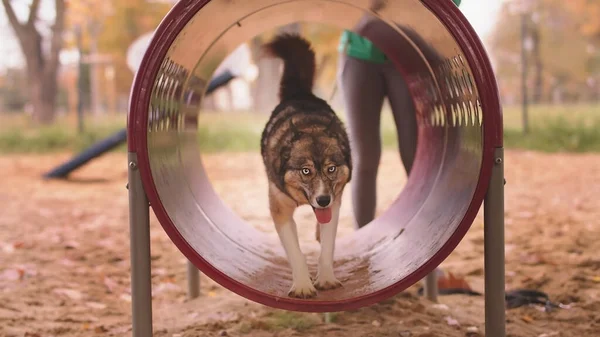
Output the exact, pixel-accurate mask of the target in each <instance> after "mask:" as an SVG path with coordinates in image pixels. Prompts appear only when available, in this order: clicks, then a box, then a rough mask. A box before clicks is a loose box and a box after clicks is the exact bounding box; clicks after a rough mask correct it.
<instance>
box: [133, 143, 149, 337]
mask: <svg viewBox="0 0 600 337" xmlns="http://www.w3.org/2000/svg"><path fill="white" fill-rule="evenodd" d="M128 167H129V169H128V180H129V184H128V189H129V236H130V249H131V314H132V316H131V320H132V336H133V337H147V336H152V279H151V271H150V206H149V204H148V198H147V196H146V192H145V191H144V187H143V185H142V178H141V176H140V171H139V169H138V163H137V155H136V153H134V152H129V153H128Z"/></svg>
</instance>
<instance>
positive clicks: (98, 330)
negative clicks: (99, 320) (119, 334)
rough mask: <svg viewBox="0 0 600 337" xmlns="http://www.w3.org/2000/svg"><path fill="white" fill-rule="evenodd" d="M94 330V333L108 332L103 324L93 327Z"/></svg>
mask: <svg viewBox="0 0 600 337" xmlns="http://www.w3.org/2000/svg"><path fill="white" fill-rule="evenodd" d="M94 332H95V333H103V332H108V329H106V328H105V327H104V325H99V326H97V327H95V328H94Z"/></svg>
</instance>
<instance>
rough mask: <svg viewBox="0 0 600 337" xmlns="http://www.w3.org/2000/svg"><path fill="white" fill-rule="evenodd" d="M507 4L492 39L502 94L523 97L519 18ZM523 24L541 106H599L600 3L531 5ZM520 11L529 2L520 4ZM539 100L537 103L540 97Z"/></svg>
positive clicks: (542, 1)
mask: <svg viewBox="0 0 600 337" xmlns="http://www.w3.org/2000/svg"><path fill="white" fill-rule="evenodd" d="M515 3H517V2H506V3H504V5H503V7H502V9H501V11H500V14H499V19H498V24H497V26H496V28H495V30H494V32H493V34H492V36H491V38H490V51H491V55H493V57H494V59H495V61H496V74H497V76H498V79H499V82H500V85H501V88H502V93H503V94H512V95H514V96H519V97H520V86H519V80H520V73H521V67H520V61H521V23H522V22H521V20H522V18H521V15H522V13H521V12H519V11H518V10H516V9H515V7H514V4H515ZM527 3H528V4H529V5H530V8H529V9H527V10H525V13H526V14H525V22H526V26H527V36H528V39H529V42H528V43H529V46H530V48H529V50H528V51H527V59H528V65H529V66H528V73H529V83H528V86H529V88H530V89H531V91H530V92H531V93H532V95H533V97H534V100H535V101H537V102H555V103H561V102H569V101H571V102H575V101H591V100H598V98H599V97H598V96H599V95H600V83H599V82H600V39H599V37H600V25H599V24H598V22H599V21H598V17H599V16H598V15H595V16H594V13H596V12H597V11H598V10H600V2H599V1H597V0H590V1H588V0H576V1H560V0H528V2H527ZM519 4H520V5H522V4H525V2H519ZM536 95H537V96H539V97H536Z"/></svg>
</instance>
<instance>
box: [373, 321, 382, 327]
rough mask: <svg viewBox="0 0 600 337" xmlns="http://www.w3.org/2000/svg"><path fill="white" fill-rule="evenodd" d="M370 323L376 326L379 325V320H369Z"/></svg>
mask: <svg viewBox="0 0 600 337" xmlns="http://www.w3.org/2000/svg"><path fill="white" fill-rule="evenodd" d="M371 325H373V326H374V327H376V328H378V327H380V326H381V322H379V321H378V320H374V321H373V322H371Z"/></svg>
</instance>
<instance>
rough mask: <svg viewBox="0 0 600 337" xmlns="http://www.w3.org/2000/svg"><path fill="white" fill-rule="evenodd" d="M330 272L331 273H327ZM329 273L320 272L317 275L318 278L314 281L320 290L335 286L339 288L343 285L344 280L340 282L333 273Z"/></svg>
mask: <svg viewBox="0 0 600 337" xmlns="http://www.w3.org/2000/svg"><path fill="white" fill-rule="evenodd" d="M327 274H330V275H327ZM327 274H319V275H317V280H316V281H315V283H314V286H315V288H317V289H319V290H331V289H335V288H339V287H341V286H342V282H340V281H339V280H338V279H337V278H336V277H335V276H334V275H333V273H327Z"/></svg>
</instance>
